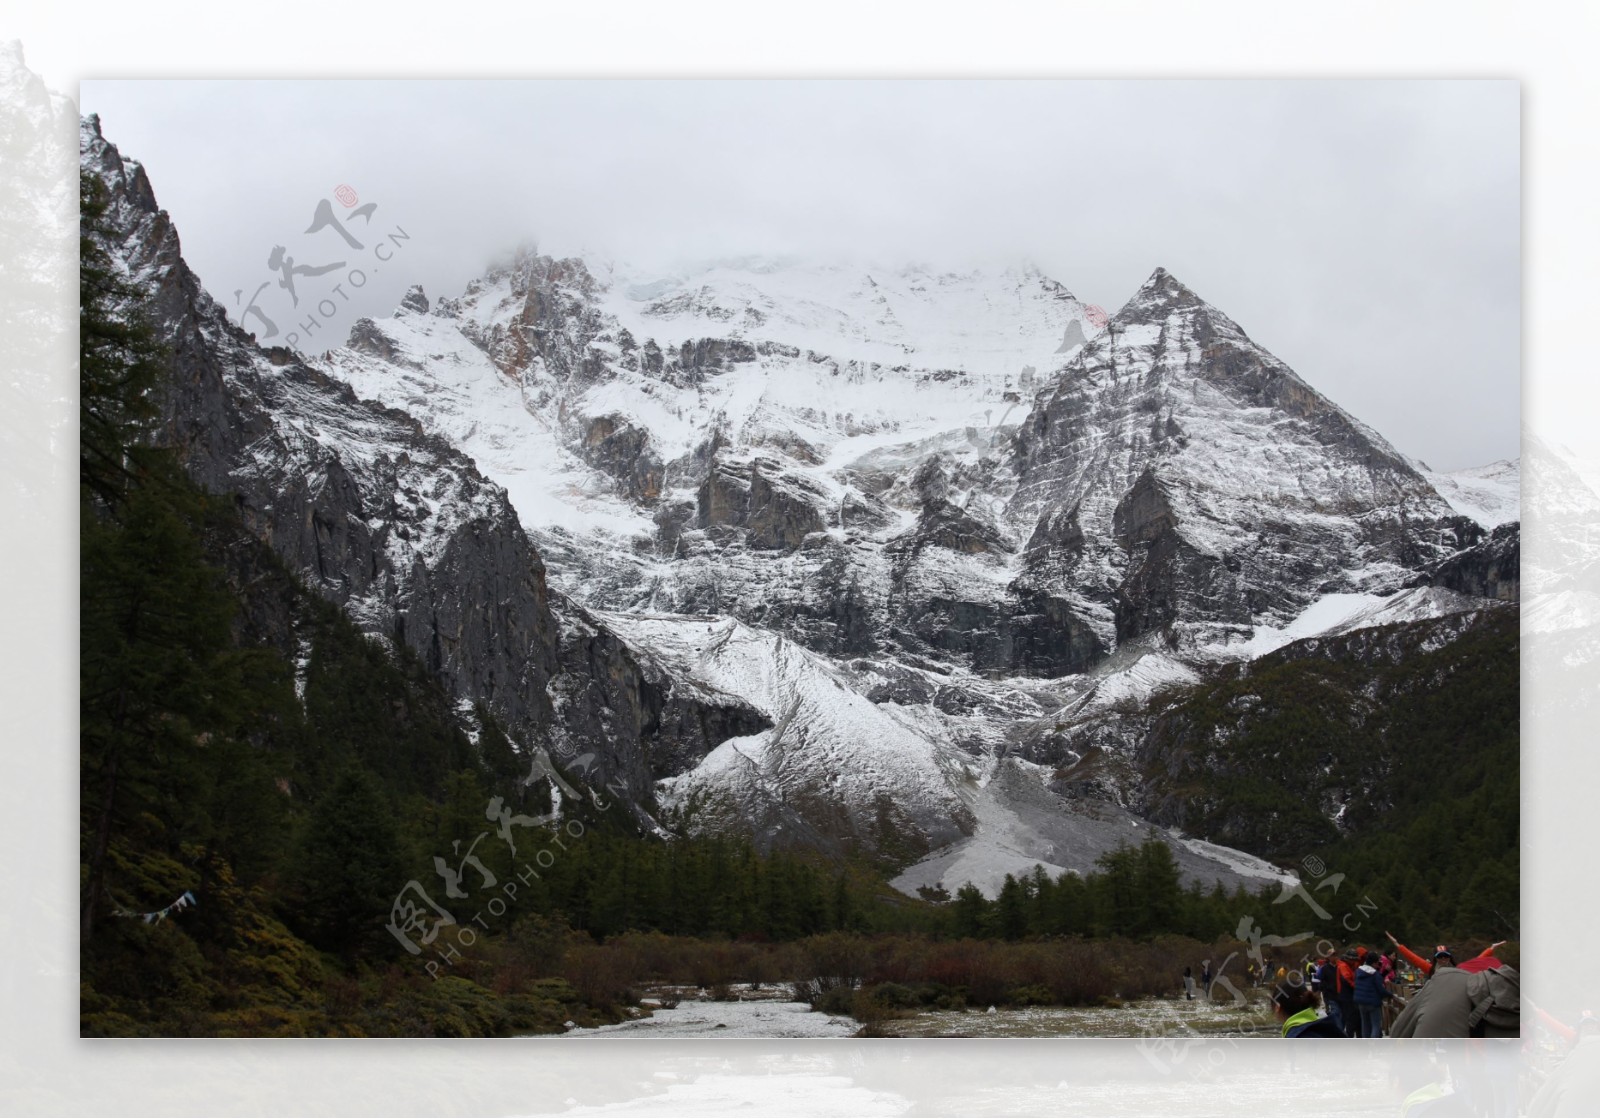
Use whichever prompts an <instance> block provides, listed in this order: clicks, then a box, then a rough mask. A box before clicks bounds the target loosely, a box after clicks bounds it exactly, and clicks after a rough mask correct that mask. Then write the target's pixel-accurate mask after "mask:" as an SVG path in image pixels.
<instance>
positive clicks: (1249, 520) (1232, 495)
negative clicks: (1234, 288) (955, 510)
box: [1007, 269, 1454, 645]
mask: <svg viewBox="0 0 1600 1119" xmlns="http://www.w3.org/2000/svg"><path fill="white" fill-rule="evenodd" d="M1011 464H1012V467H1013V469H1014V470H1015V472H1016V479H1017V480H1016V490H1015V493H1014V495H1013V496H1012V497H1011V499H1010V501H1009V503H1008V506H1007V516H1008V518H1010V519H1011V520H1013V521H1020V522H1021V523H1024V524H1030V525H1032V526H1035V528H1034V532H1035V534H1036V535H1037V534H1038V532H1039V527H1038V526H1041V525H1042V524H1043V522H1044V521H1045V520H1046V519H1047V518H1053V517H1057V516H1059V515H1060V512H1061V510H1063V509H1070V510H1072V511H1073V514H1074V515H1075V516H1076V517H1077V519H1078V521H1079V523H1080V524H1081V525H1082V527H1083V530H1084V532H1085V534H1086V541H1085V543H1084V545H1083V547H1082V550H1081V552H1080V553H1079V554H1078V555H1077V556H1076V557H1075V563H1074V564H1073V565H1072V567H1071V569H1070V572H1069V571H1068V570H1066V569H1058V570H1055V571H1037V570H1035V571H1034V572H1031V574H1032V577H1033V581H1034V583H1035V585H1041V584H1042V585H1043V586H1045V587H1049V588H1052V589H1055V590H1057V592H1058V593H1060V594H1061V595H1062V596H1063V597H1064V598H1067V599H1069V600H1075V601H1076V602H1077V603H1078V604H1079V610H1080V614H1081V617H1082V618H1083V620H1084V621H1085V622H1086V623H1088V624H1091V625H1093V626H1094V627H1095V628H1096V630H1097V632H1099V633H1100V634H1101V635H1102V639H1103V640H1105V641H1106V642H1107V644H1108V645H1109V644H1110V642H1111V641H1113V640H1115V641H1118V642H1125V641H1129V640H1133V639H1136V638H1139V637H1141V636H1143V635H1145V634H1149V633H1156V632H1165V633H1167V634H1168V635H1169V637H1172V638H1177V637H1179V636H1180V635H1179V634H1177V633H1174V631H1173V627H1174V626H1175V625H1177V626H1180V627H1182V628H1186V629H1188V630H1190V631H1191V632H1202V633H1203V632H1205V631H1206V630H1207V628H1208V627H1212V628H1214V627H1217V626H1222V627H1248V626H1249V625H1251V624H1252V623H1255V622H1259V621H1262V620H1267V621H1271V620H1273V619H1282V618H1286V617H1289V616H1292V615H1293V614H1294V613H1296V612H1297V611H1298V610H1299V609H1300V608H1302V607H1303V606H1304V605H1305V604H1306V603H1307V602H1309V601H1310V600H1311V599H1312V598H1313V597H1314V596H1316V595H1318V594H1324V593H1328V592H1330V591H1338V590H1352V591H1355V590H1369V589H1391V590H1392V589H1394V588H1396V587H1398V586H1400V585H1401V584H1402V583H1403V582H1404V580H1405V578H1406V577H1407V576H1408V574H1409V572H1410V571H1411V570H1415V569H1416V568H1418V567H1420V566H1421V564H1422V563H1423V562H1425V561H1427V560H1430V559H1436V558H1439V557H1440V556H1441V555H1442V554H1443V553H1444V552H1445V551H1447V550H1451V548H1452V546H1453V545H1454V541H1451V540H1448V539H1447V540H1446V542H1445V544H1444V545H1443V546H1441V545H1440V543H1439V541H1440V538H1441V537H1440V529H1441V527H1443V525H1442V522H1444V521H1445V520H1446V518H1448V517H1450V516H1451V515H1452V513H1451V510H1450V509H1449V508H1448V506H1446V505H1445V503H1444V502H1443V500H1442V499H1440V498H1439V496H1438V495H1437V494H1436V493H1435V492H1434V491H1433V489H1432V488H1431V487H1430V486H1429V484H1428V482H1427V481H1426V479H1424V478H1423V477H1422V476H1421V475H1420V474H1419V473H1417V471H1416V470H1415V469H1413V468H1412V467H1411V466H1410V465H1409V464H1408V463H1407V462H1406V461H1405V459H1404V458H1403V457H1402V456H1400V455H1399V454H1398V453H1396V452H1395V451H1394V450H1393V449H1392V448H1390V447H1389V445H1388V444H1387V443H1385V442H1384V441H1383V439H1382V438H1381V437H1380V436H1378V435H1377V434H1376V433H1375V432H1373V431H1371V430H1370V429H1368V428H1366V427H1364V426H1363V425H1361V424H1359V423H1358V422H1356V421H1355V420H1353V419H1352V418H1350V417H1349V416H1348V415H1346V414H1345V413H1344V412H1343V411H1342V410H1340V409H1339V408H1338V407H1337V406H1335V405H1334V404H1333V403H1331V402H1330V401H1328V400H1327V399H1325V398H1324V397H1322V396H1321V395H1320V394H1318V393H1317V392H1315V391H1314V390H1313V389H1311V388H1310V387H1309V386H1308V385H1306V384H1305V383H1304V382H1303V381H1301V380H1300V379H1299V378H1298V377H1296V376H1295V375H1294V373H1293V372H1292V371H1291V370H1290V369H1289V368H1288V367H1287V366H1285V365H1284V364H1283V363H1282V362H1280V361H1278V360H1277V359H1276V358H1274V357H1273V356H1272V355H1271V354H1269V353H1267V352H1266V351H1265V350H1262V349H1261V348H1260V347H1258V346H1256V345H1255V344H1254V343H1253V342H1251V341H1250V339H1249V338H1248V337H1247V336H1246V335H1245V334H1244V332H1243V331H1242V330H1240V329H1239V327H1238V326H1237V325H1235V324H1234V323H1233V322H1232V321H1231V320H1229V319H1228V318H1227V317H1226V316H1225V315H1223V314H1222V313H1221V312H1219V311H1217V310H1216V309H1215V308H1213V307H1211V306H1210V305H1208V304H1206V303H1205V302H1204V301H1203V300H1201V299H1200V298H1199V297H1198V296H1196V295H1195V294H1194V293H1193V292H1191V291H1190V290H1189V289H1188V288H1186V287H1184V286H1183V285H1182V284H1180V283H1178V281H1177V280H1175V279H1174V278H1173V277H1172V276H1171V275H1169V274H1168V273H1166V272H1165V271H1164V270H1160V269H1158V270H1157V271H1156V272H1155V274H1154V275H1152V276H1151V277H1150V279H1149V280H1148V281H1147V282H1146V283H1145V285H1144V286H1143V287H1142V288H1140V290H1139V291H1138V292H1137V293H1136V294H1135V295H1134V297H1133V298H1132V299H1131V300H1130V301H1129V302H1128V303H1127V305H1126V306H1124V307H1123V308H1122V309H1121V310H1120V311H1119V312H1118V313H1117V314H1116V315H1115V316H1114V317H1113V318H1112V320H1111V322H1110V324H1109V325H1108V329H1107V331H1106V332H1105V333H1104V334H1103V335H1101V336H1099V337H1097V338H1096V339H1094V340H1092V341H1091V342H1089V343H1088V344H1087V345H1085V346H1084V347H1083V348H1082V349H1081V350H1080V351H1079V352H1078V353H1077V355H1076V356H1075V357H1074V358H1073V360H1072V361H1070V362H1069V363H1068V364H1067V366H1066V367H1065V368H1064V369H1062V371H1061V372H1060V374H1059V375H1058V377H1057V379H1056V383H1055V385H1054V387H1053V388H1052V389H1050V390H1048V391H1047V392H1045V393H1043V394H1041V396H1040V397H1039V399H1038V401H1037V402H1036V405H1035V408H1034V410H1033V412H1032V414H1031V415H1030V416H1029V417H1028V419H1027V420H1026V422H1024V423H1023V424H1022V426H1021V427H1020V429H1019V430H1018V433H1017V435H1016V438H1015V439H1014V441H1013V443H1012V454H1011ZM1430 534H1431V535H1430ZM1069 576H1070V577H1069Z"/></svg>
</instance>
